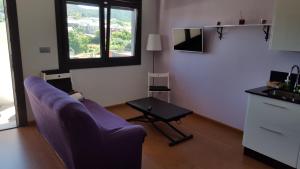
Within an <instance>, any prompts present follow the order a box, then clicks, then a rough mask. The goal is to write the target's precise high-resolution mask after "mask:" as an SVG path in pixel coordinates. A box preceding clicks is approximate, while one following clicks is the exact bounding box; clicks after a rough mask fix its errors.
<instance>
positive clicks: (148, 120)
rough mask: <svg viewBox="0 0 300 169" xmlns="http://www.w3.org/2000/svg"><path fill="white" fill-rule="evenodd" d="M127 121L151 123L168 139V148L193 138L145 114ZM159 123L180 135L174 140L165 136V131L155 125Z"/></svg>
mask: <svg viewBox="0 0 300 169" xmlns="http://www.w3.org/2000/svg"><path fill="white" fill-rule="evenodd" d="M127 121H138V122H143V123H151V124H152V126H153V127H154V128H155V129H156V130H157V131H159V132H160V133H161V134H162V135H163V136H165V137H166V138H167V139H169V140H170V141H171V142H170V143H169V146H174V145H177V144H179V143H182V142H184V141H187V140H190V139H192V138H193V135H186V134H184V133H183V132H182V131H180V130H179V129H177V128H176V127H174V126H173V125H172V124H170V123H169V122H165V121H161V120H158V119H156V118H154V117H152V116H148V115H146V114H144V115H142V116H138V117H134V118H131V119H127ZM158 121H161V122H163V123H164V124H166V125H167V126H169V127H170V128H171V129H172V130H173V131H174V132H175V133H177V134H178V135H180V138H179V139H175V138H173V137H171V136H170V135H169V134H167V133H166V132H165V131H163V130H162V129H161V128H159V127H158V126H157V125H156V124H155V123H156V122H158Z"/></svg>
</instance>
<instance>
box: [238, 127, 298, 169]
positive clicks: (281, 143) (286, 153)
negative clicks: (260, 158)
mask: <svg viewBox="0 0 300 169" xmlns="http://www.w3.org/2000/svg"><path fill="white" fill-rule="evenodd" d="M243 145H244V146H245V147H247V148H250V149H252V150H254V151H256V152H259V153H261V154H263V155H266V156H268V157H270V158H272V159H275V160H278V161H280V162H282V163H284V164H287V165H289V166H291V167H294V168H296V167H297V160H298V152H299V148H300V142H299V141H298V139H295V138H294V137H292V136H289V135H286V134H285V132H284V131H281V130H280V129H278V128H273V127H270V126H268V125H259V126H255V127H253V126H252V127H250V128H249V127H246V128H245V131H244V139H243Z"/></svg>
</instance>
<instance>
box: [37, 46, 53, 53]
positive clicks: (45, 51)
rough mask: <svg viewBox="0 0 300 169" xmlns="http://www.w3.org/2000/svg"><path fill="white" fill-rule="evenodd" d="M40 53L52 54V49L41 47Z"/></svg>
mask: <svg viewBox="0 0 300 169" xmlns="http://www.w3.org/2000/svg"><path fill="white" fill-rule="evenodd" d="M39 49H40V53H51V48H50V47H40V48H39Z"/></svg>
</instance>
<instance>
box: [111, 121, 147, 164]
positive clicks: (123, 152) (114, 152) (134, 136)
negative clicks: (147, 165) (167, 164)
mask: <svg viewBox="0 0 300 169" xmlns="http://www.w3.org/2000/svg"><path fill="white" fill-rule="evenodd" d="M145 136H146V132H145V130H144V128H143V127H142V126H139V125H128V126H125V127H123V128H121V129H119V130H117V131H115V132H113V133H111V134H109V138H108V139H107V143H106V157H107V159H108V161H106V162H107V166H109V167H108V168H107V169H116V168H124V169H141V161H142V145H143V142H144V139H145ZM109 159H114V161H109ZM116 161H117V162H116Z"/></svg>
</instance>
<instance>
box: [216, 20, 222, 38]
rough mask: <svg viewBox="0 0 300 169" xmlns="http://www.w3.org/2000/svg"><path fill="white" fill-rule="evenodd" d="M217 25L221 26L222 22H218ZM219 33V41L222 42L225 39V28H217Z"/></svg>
mask: <svg viewBox="0 0 300 169" xmlns="http://www.w3.org/2000/svg"><path fill="white" fill-rule="evenodd" d="M217 25H218V26H221V22H220V21H218V22H217ZM217 32H218V34H219V39H220V40H222V38H223V27H217Z"/></svg>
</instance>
